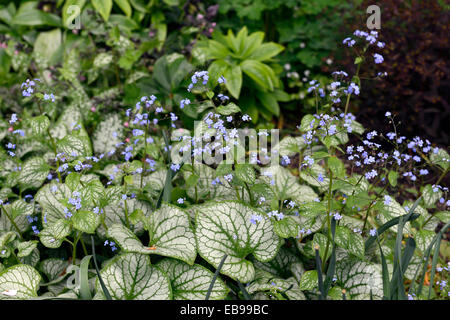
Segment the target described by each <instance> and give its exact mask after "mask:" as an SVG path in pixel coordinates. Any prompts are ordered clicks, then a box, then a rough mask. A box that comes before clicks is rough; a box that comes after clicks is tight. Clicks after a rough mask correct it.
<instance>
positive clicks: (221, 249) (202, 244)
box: [195, 201, 281, 283]
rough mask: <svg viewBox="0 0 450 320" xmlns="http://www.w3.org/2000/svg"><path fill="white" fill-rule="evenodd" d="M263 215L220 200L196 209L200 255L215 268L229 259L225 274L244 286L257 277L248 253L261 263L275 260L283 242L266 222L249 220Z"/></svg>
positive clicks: (238, 203)
mask: <svg viewBox="0 0 450 320" xmlns="http://www.w3.org/2000/svg"><path fill="white" fill-rule="evenodd" d="M257 215H261V216H262V215H263V213H262V212H260V211H258V210H256V209H253V208H251V207H249V206H247V205H245V204H242V203H240V202H236V201H221V202H216V203H209V204H205V205H204V206H199V207H197V213H196V229H195V238H196V240H197V247H198V251H199V254H200V255H201V256H202V257H203V258H204V259H205V260H206V261H208V262H209V263H210V264H212V265H213V266H214V267H215V268H217V267H218V265H219V263H220V261H221V259H222V257H223V256H224V255H225V254H227V255H228V257H227V259H226V260H225V263H224V265H223V267H222V269H221V272H222V273H223V274H226V275H228V276H230V277H231V278H233V279H237V280H239V281H241V282H243V283H246V282H249V281H251V280H252V279H253V278H254V276H255V269H254V267H253V264H252V263H251V262H250V261H248V260H246V257H247V256H248V255H249V254H253V256H254V257H255V258H256V259H257V260H259V261H262V262H264V261H269V260H271V259H273V258H274V257H275V255H276V253H277V251H278V248H279V246H280V245H281V241H280V239H279V238H278V236H277V235H276V234H275V233H274V232H273V227H272V224H271V222H270V221H269V220H267V219H264V218H263V219H261V221H259V222H256V224H253V223H252V222H251V221H250V220H251V219H252V218H253V217H254V216H257Z"/></svg>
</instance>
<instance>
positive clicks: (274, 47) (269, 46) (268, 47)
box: [247, 42, 284, 61]
mask: <svg viewBox="0 0 450 320" xmlns="http://www.w3.org/2000/svg"><path fill="white" fill-rule="evenodd" d="M283 50H284V47H283V46H282V45H280V44H277V43H274V42H268V43H263V44H262V45H261V46H259V48H258V50H255V51H253V53H252V54H251V55H250V56H248V57H247V59H252V60H257V61H265V60H269V59H270V58H272V57H275V56H276V55H277V54H279V53H280V52H281V51H283Z"/></svg>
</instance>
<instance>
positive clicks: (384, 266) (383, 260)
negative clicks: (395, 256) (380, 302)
mask: <svg viewBox="0 0 450 320" xmlns="http://www.w3.org/2000/svg"><path fill="white" fill-rule="evenodd" d="M376 238H377V243H378V248H379V249H380V256H381V268H382V269H381V270H382V276H383V298H384V299H388V298H389V297H390V292H389V270H388V267H387V263H386V258H385V257H384V253H383V250H382V249H381V244H380V239H378V236H376Z"/></svg>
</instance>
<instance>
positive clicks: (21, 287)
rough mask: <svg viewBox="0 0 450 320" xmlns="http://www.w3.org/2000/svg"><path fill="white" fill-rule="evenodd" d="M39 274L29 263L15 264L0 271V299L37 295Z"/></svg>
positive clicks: (28, 297)
mask: <svg viewBox="0 0 450 320" xmlns="http://www.w3.org/2000/svg"><path fill="white" fill-rule="evenodd" d="M39 282H41V276H40V274H39V272H37V271H36V269H34V268H33V267H31V266H29V265H23V264H22V265H15V266H12V267H10V268H8V269H6V270H3V271H2V272H0V300H1V299H30V298H34V297H37V290H38V289H39Z"/></svg>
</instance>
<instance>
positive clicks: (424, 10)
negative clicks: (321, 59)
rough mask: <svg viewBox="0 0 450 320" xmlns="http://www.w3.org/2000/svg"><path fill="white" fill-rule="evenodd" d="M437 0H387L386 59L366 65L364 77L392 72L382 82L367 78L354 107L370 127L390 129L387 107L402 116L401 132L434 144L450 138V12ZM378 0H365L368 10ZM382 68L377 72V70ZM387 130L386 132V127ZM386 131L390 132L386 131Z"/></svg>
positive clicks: (382, 34)
mask: <svg viewBox="0 0 450 320" xmlns="http://www.w3.org/2000/svg"><path fill="white" fill-rule="evenodd" d="M440 2H442V3H444V1H433V0H427V1H423V0H410V1H400V0H384V1H382V2H381V3H378V5H379V6H380V8H381V30H379V33H380V40H381V41H384V42H385V43H386V47H385V48H384V49H383V50H382V55H383V56H384V59H385V62H384V63H383V64H381V65H376V66H373V68H372V67H368V66H367V64H365V65H364V67H363V72H362V74H361V76H363V77H364V76H372V75H374V74H376V72H377V71H386V72H388V77H387V78H385V79H383V80H382V81H363V83H362V91H361V96H360V98H359V99H358V100H359V101H360V104H359V107H358V110H353V111H354V112H355V113H356V114H357V117H358V120H360V121H361V122H362V123H363V124H364V125H365V126H366V127H368V128H378V130H380V131H381V130H382V129H385V130H390V127H389V126H387V122H386V120H385V117H384V113H385V112H386V111H391V112H392V113H393V114H396V115H397V117H396V119H397V120H400V121H401V123H402V124H401V128H400V132H401V133H402V134H404V135H407V136H409V137H412V136H416V135H419V136H421V137H422V138H428V139H429V140H430V141H431V142H433V143H438V144H441V145H445V146H448V144H449V142H450V130H449V128H448V126H449V123H450V117H449V115H450V106H449V92H450V85H449V79H448V74H449V59H448V57H449V52H450V50H449V44H448V38H449V34H450V30H449V21H450V20H449V11H448V10H446V9H445V8H444V7H443V6H442V5H441V4H440ZM371 4H373V1H364V2H363V4H362V5H361V6H360V9H361V10H362V12H365V8H367V7H368V6H369V5H371ZM447 7H448V1H447ZM349 27H350V28H351V29H352V30H356V29H360V30H365V29H366V26H365V21H364V23H359V24H355V23H353V24H352V23H351V24H350V25H349ZM353 61H354V58H352V57H350V56H348V57H347V58H346V59H345V63H344V65H345V68H346V69H347V70H348V68H349V67H350V68H354V65H353ZM376 70H377V71H376ZM385 130H383V131H385ZM385 132H386V131H385Z"/></svg>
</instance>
